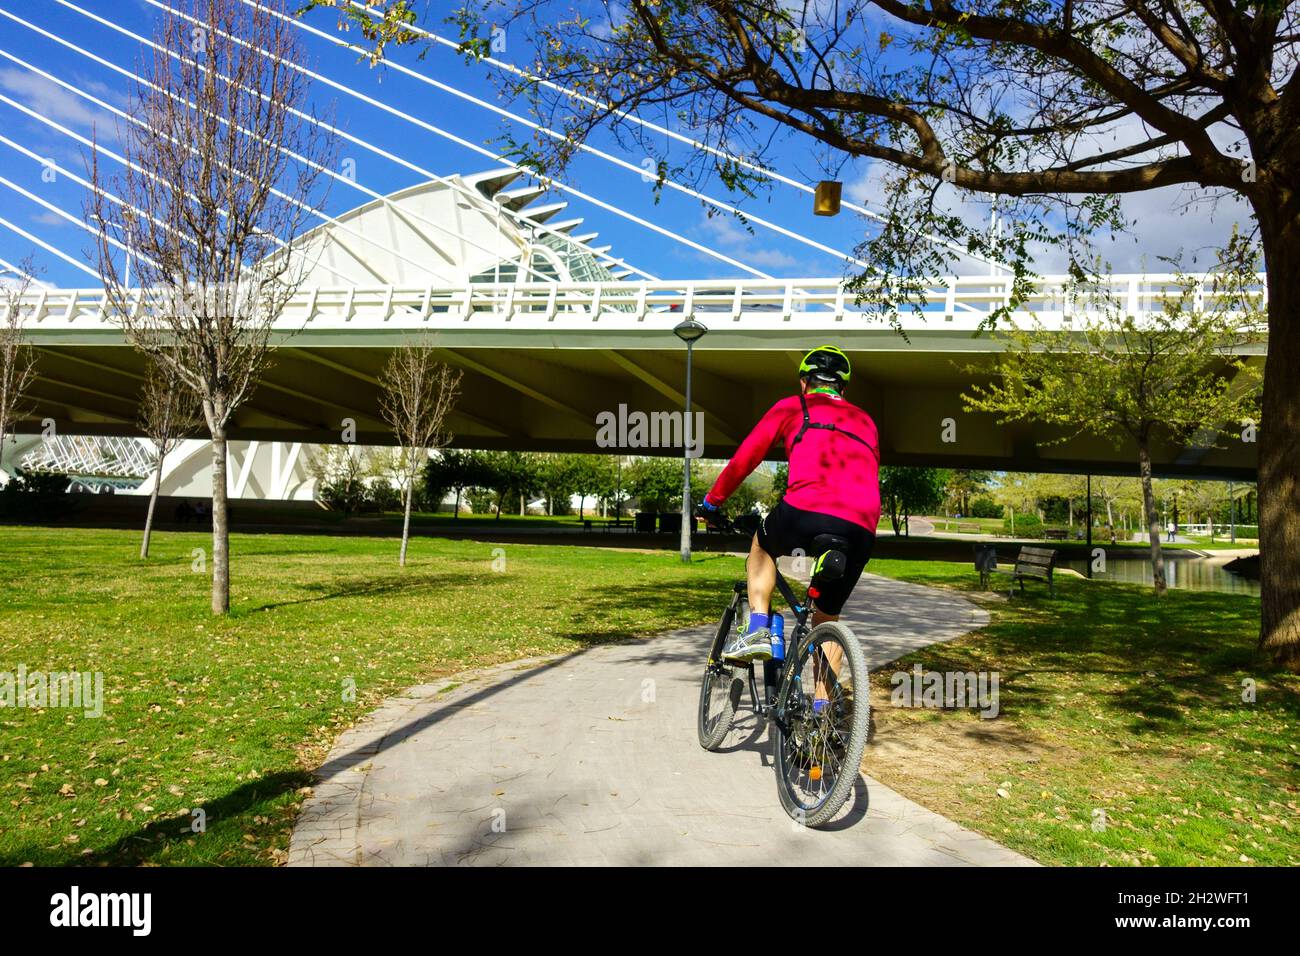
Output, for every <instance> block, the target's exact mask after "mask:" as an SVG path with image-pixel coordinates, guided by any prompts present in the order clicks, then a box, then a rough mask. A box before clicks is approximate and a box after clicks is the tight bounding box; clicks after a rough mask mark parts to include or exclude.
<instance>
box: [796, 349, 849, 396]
mask: <svg viewBox="0 0 1300 956" xmlns="http://www.w3.org/2000/svg"><path fill="white" fill-rule="evenodd" d="M851 371H852V368H851V366H850V365H849V357H848V356H847V355H845V354H844V353H843V352H842V351H840V350H839V349H837V348H836V347H835V346H833V345H819V346H817V348H815V349H813V350H812V351H811V352H809V353H808V354H807V355H805V356H804V357H803V361H801V362H800V363H799V377H800V378H811V379H814V380H815V381H818V382H826V383H829V384H831V385H835V386H837V387H838V388H841V389H842V388H843V387H844V386H845V385H847V384H848V381H849V374H850V372H851Z"/></svg>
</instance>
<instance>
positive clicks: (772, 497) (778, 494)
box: [763, 461, 790, 510]
mask: <svg viewBox="0 0 1300 956" xmlns="http://www.w3.org/2000/svg"><path fill="white" fill-rule="evenodd" d="M789 484H790V464H789V462H784V461H783V462H781V463H780V464H779V465H777V466H776V471H774V472H773V473H772V488H771V490H769V491H768V493H767V497H766V498H765V499H763V503H764V504H765V505H767V507H768V509H769V510H770V509H772V508H775V507H776V506H777V503H778V502H779V501H780V500H781V499H782V498H784V497H785V489H786V488H787V487H788V486H789Z"/></svg>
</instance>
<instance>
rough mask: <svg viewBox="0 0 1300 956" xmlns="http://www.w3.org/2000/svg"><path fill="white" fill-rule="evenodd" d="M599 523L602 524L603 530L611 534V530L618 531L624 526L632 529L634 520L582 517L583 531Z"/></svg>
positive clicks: (589, 529) (601, 528)
mask: <svg viewBox="0 0 1300 956" xmlns="http://www.w3.org/2000/svg"><path fill="white" fill-rule="evenodd" d="M597 525H599V526H600V530H601V531H603V532H605V533H606V534H609V532H610V531H618V530H620V529H623V528H626V529H628V530H629V531H630V530H631V529H632V520H631V519H630V518H583V519H582V530H583V531H591V530H592V529H593V528H595V527H596V526H597Z"/></svg>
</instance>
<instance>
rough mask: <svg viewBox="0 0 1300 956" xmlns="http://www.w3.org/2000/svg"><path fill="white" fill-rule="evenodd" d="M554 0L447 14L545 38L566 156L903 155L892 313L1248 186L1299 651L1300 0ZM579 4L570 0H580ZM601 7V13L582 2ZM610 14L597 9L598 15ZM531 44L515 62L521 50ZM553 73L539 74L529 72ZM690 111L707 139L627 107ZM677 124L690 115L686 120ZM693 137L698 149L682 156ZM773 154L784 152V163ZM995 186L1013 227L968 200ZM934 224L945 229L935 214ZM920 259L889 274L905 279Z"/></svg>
mask: <svg viewBox="0 0 1300 956" xmlns="http://www.w3.org/2000/svg"><path fill="white" fill-rule="evenodd" d="M311 5H312V6H322V5H328V6H334V7H338V8H339V9H340V10H341V12H342V15H343V16H344V17H346V18H347V19H349V20H351V21H353V23H351V24H348V26H354V25H359V26H360V27H361V32H362V33H363V35H364V36H365V37H366V38H367V40H368V41H369V42H370V44H371V52H372V57H373V58H374V59H379V58H382V57H383V55H384V52H385V49H386V47H387V46H388V45H389V44H393V45H402V44H409V43H416V44H419V43H425V42H428V37H427V36H426V35H425V34H423V33H422V32H420V29H419V27H418V26H417V25H416V20H417V16H416V14H415V12H414V7H413V5H412V4H411V3H410V0H367V2H366V3H365V4H364V5H363V4H360V3H353V2H351V0H313V3H312V4H311ZM555 7H556V4H555V3H554V2H553V0H497V2H488V3H480V2H476V3H474V4H468V3H466V4H463V5H462V7H461V8H460V9H459V10H456V11H455V12H454V14H453V15H452V17H451V19H453V20H454V21H455V22H457V23H458V24H459V26H460V29H461V34H462V40H463V42H462V48H463V49H464V50H465V51H466V52H467V53H468V54H470V55H473V56H482V55H484V54H486V53H487V51H488V50H489V49H490V44H491V39H490V38H491V35H492V34H491V32H490V31H491V29H492V28H493V27H494V26H500V25H501V24H504V25H505V27H506V28H507V29H510V30H511V35H512V36H520V35H521V34H524V35H527V36H528V37H529V38H530V39H531V41H532V43H531V45H532V47H533V53H534V57H535V60H534V68H533V69H534V72H532V73H523V74H522V75H519V74H510V73H506V74H505V75H504V79H503V80H502V81H501V82H503V83H504V84H505V85H506V86H507V87H508V88H509V89H508V90H507V92H512V91H517V92H522V93H524V94H525V95H527V96H528V97H530V98H531V100H532V103H531V106H532V109H533V110H534V112H536V114H537V115H538V116H539V117H540V118H541V120H542V123H540V124H539V125H540V126H541V127H542V128H543V129H544V128H548V127H549V128H551V129H553V130H554V132H555V134H556V135H555V136H554V138H552V137H551V136H549V135H547V134H546V133H545V132H540V131H539V132H538V133H537V135H536V139H535V142H534V143H518V144H514V148H515V149H516V151H517V153H518V154H520V155H523V156H525V157H526V159H527V161H529V162H530V163H532V164H533V165H535V166H537V167H538V168H539V169H542V170H543V171H546V172H549V173H551V174H555V173H558V172H559V171H560V169H562V167H563V165H564V163H566V162H567V161H568V160H569V158H570V157H572V156H573V155H574V154H575V153H576V151H577V149H578V148H579V144H581V143H582V142H583V141H584V140H585V139H586V138H587V137H588V136H589V135H590V134H591V132H592V131H593V130H595V129H596V128H597V127H598V126H601V125H608V126H611V127H612V128H613V130H614V132H615V135H617V136H619V137H620V138H621V139H623V140H625V141H626V140H629V139H635V144H636V148H637V150H638V151H639V152H643V153H645V154H646V155H648V157H649V159H650V160H651V162H652V164H653V165H655V167H656V168H657V169H659V170H660V172H661V181H667V180H668V179H672V178H683V177H686V178H689V177H692V176H693V177H695V178H697V179H698V178H702V177H704V176H705V175H707V174H716V175H717V176H718V177H719V178H720V179H721V181H722V182H724V183H726V184H728V185H729V186H730V187H732V188H733V189H735V190H737V191H741V192H745V191H752V189H753V188H754V185H755V183H756V182H757V181H758V180H759V179H761V178H762V177H761V174H760V173H759V172H758V170H759V169H761V168H762V167H763V165H764V164H765V161H766V160H768V159H769V158H770V152H771V151H772V150H773V149H775V148H778V147H777V145H776V144H778V143H779V141H780V137H778V136H776V135H773V134H774V132H775V131H777V130H784V131H786V132H788V133H789V134H790V135H792V136H794V137H796V138H800V139H804V140H809V139H810V140H814V141H816V143H817V144H819V145H821V146H823V147H824V148H825V153H826V155H827V157H828V159H827V160H826V164H827V165H828V166H830V167H832V168H838V167H839V166H840V165H841V164H842V163H843V162H844V160H845V159H846V158H847V157H863V158H866V159H870V160H873V161H877V163H878V164H879V167H880V168H883V169H889V170H891V172H889V173H887V174H886V175H885V177H884V181H883V182H881V183H880V184H879V186H878V187H877V188H876V189H875V194H876V195H877V196H879V197H881V199H882V200H883V202H884V203H885V204H886V214H885V217H884V224H883V226H882V227H881V228H880V230H879V232H878V233H877V234H876V235H875V236H874V237H872V238H870V239H869V240H868V241H867V242H866V243H864V244H863V248H861V249H859V251H858V258H859V259H861V260H864V261H866V262H868V263H870V264H871V265H870V267H869V268H868V269H867V270H866V271H865V272H864V273H863V274H862V275H861V276H859V283H858V288H859V289H861V290H863V291H864V292H865V291H868V290H869V291H870V293H871V295H872V297H874V298H875V299H878V300H879V302H880V304H881V305H882V307H883V308H885V309H886V310H889V309H891V308H893V307H895V306H898V305H901V304H905V303H908V302H910V303H912V304H915V302H916V301H917V299H918V297H921V296H923V292H922V289H921V284H922V282H924V280H925V278H927V277H930V276H934V275H937V274H942V273H944V272H947V271H951V270H950V268H949V264H950V263H951V262H952V260H953V258H954V256H955V254H956V253H955V250H957V249H961V250H969V251H972V252H975V253H981V254H988V255H991V256H993V257H995V258H999V259H1003V260H1004V261H1006V262H1008V264H1009V265H1010V266H1011V268H1012V271H1013V276H1014V280H1015V281H1014V284H1013V290H1012V295H1011V296H1010V298H1009V300H1008V301H1007V303H1006V306H1005V308H1002V309H997V310H995V311H994V314H993V315H992V316H991V321H993V320H996V319H998V318H1000V317H1001V316H1002V315H1005V314H1007V313H1008V311H1009V310H1011V309H1014V308H1015V307H1016V306H1017V305H1018V304H1019V302H1020V301H1021V297H1022V296H1023V294H1024V293H1025V291H1026V290H1027V288H1028V285H1027V281H1026V280H1027V279H1028V277H1029V272H1028V263H1029V257H1030V254H1031V251H1032V248H1033V241H1034V240H1036V239H1041V240H1048V241H1053V242H1056V243H1057V244H1059V245H1060V246H1061V247H1062V248H1063V249H1064V250H1065V252H1066V253H1067V255H1068V256H1069V258H1070V261H1071V263H1072V268H1087V265H1088V260H1089V258H1090V257H1089V256H1088V255H1087V251H1086V247H1087V240H1088V238H1089V237H1090V236H1092V235H1093V234H1095V233H1096V232H1097V231H1098V230H1100V229H1103V228H1107V227H1109V228H1112V229H1123V228H1125V227H1126V226H1127V225H1128V224H1126V223H1125V222H1124V220H1123V214H1122V206H1121V202H1120V200H1121V197H1122V196H1124V195H1125V194H1132V193H1138V192H1142V191H1147V190H1153V189H1160V188H1163V187H1171V186H1174V187H1183V188H1184V189H1186V190H1187V191H1188V192H1190V193H1192V194H1193V195H1194V197H1196V198H1202V199H1204V198H1215V197H1222V196H1225V195H1231V194H1235V195H1236V196H1238V197H1240V198H1241V199H1243V200H1244V201H1245V202H1246V203H1247V204H1248V206H1249V208H1250V210H1251V212H1252V216H1253V219H1254V222H1255V227H1256V229H1257V233H1258V238H1259V241H1260V243H1261V245H1262V248H1263V253H1264V260H1265V264H1266V267H1267V285H1268V294H1269V315H1268V323H1269V350H1268V358H1267V361H1266V367H1265V388H1264V396H1263V418H1264V420H1265V421H1267V422H1269V426H1268V427H1267V428H1266V429H1263V430H1262V431H1261V432H1260V445H1259V484H1260V492H1261V493H1260V522H1261V527H1260V533H1261V540H1260V551H1261V559H1262V563H1261V591H1262V615H1261V621H1260V639H1261V645H1262V646H1264V647H1267V648H1268V649H1270V650H1272V651H1273V652H1275V653H1276V655H1277V656H1278V658H1279V660H1283V661H1287V662H1291V663H1296V664H1300V453H1297V450H1296V442H1297V435H1300V76H1297V72H1296V64H1297V52H1298V51H1300V7H1298V6H1297V5H1295V4H1293V3H1290V2H1289V0H1238V2H1232V3H1229V2H1226V0H1197V2H1195V3H1191V2H1186V0H1066V2H1060V3H1043V2H1037V0H956V2H954V0H928V2H925V0H914V2H909V0H845V2H842V3H822V2H817V0H802V2H800V0H794V2H791V0H711V2H709V3H686V2H680V0H672V2H657V0H627V2H626V4H619V5H614V4H598V5H595V10H594V11H593V12H594V14H595V15H590V16H588V15H564V14H563V13H558V12H557V10H556V9H555ZM565 9H566V10H567V5H566V7H565ZM584 12H586V11H585V9H584ZM602 14H603V15H602ZM516 59H518V57H516ZM539 75H540V76H544V77H545V79H546V82H545V83H541V82H538V81H537V77H538V76H539ZM641 107H645V108H646V109H647V110H648V111H652V112H653V113H654V114H655V115H665V114H667V115H676V116H679V117H684V118H687V119H688V121H689V123H690V126H691V131H690V137H689V139H694V140H697V141H700V142H701V143H702V144H703V145H704V147H705V149H703V150H695V151H691V152H689V153H688V154H687V157H688V158H686V159H685V160H677V159H675V158H674V155H673V154H671V153H669V152H668V148H669V145H670V142H669V141H670V140H672V137H671V136H663V137H656V136H652V135H645V134H644V132H643V131H642V129H641V128H640V127H638V126H636V125H635V123H634V122H633V119H632V117H635V116H636V113H637V110H638V109H639V108H641ZM677 135H678V136H679V137H680V136H681V134H677ZM679 154H680V151H679ZM768 165H770V163H769V164H768ZM984 196H993V197H997V198H996V202H997V210H998V214H999V217H1000V219H1001V221H1002V223H1003V224H1004V228H1003V229H1001V230H998V231H986V230H985V229H984V226H983V223H984V221H985V217H983V216H981V217H972V216H964V215H962V214H961V210H960V209H955V208H953V207H954V203H955V200H956V198H958V197H984ZM927 232H928V233H930V234H932V235H934V236H936V237H937V238H938V239H940V240H942V241H941V242H937V243H936V242H927V241H925V240H924V239H923V238H922V237H923V236H924V234H925V233H927ZM891 276H893V277H904V278H901V279H890V277H891Z"/></svg>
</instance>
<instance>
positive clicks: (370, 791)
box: [289, 575, 1030, 866]
mask: <svg viewBox="0 0 1300 956" xmlns="http://www.w3.org/2000/svg"><path fill="white" fill-rule="evenodd" d="M845 618H846V620H847V621H848V622H849V623H850V624H851V625H852V627H853V628H854V631H855V632H856V633H857V635H858V636H859V637H860V638H861V640H862V642H863V645H864V647H865V648H866V651H867V656H868V660H869V662H870V664H871V666H872V667H878V666H880V665H882V664H885V663H887V662H889V661H891V660H894V659H895V658H897V657H898V656H900V655H901V654H904V653H906V652H908V651H910V650H913V649H915V648H917V647H922V646H924V645H926V644H928V643H932V642H935V641H945V640H952V639H953V638H955V637H959V636H961V635H962V634H965V633H968V632H969V631H971V630H973V629H975V628H978V627H981V626H983V625H984V624H985V623H987V614H986V613H985V612H984V611H983V610H981V609H979V608H977V607H975V606H974V605H973V604H970V603H969V602H967V601H965V600H964V599H962V598H960V597H958V596H955V595H952V594H950V593H946V592H942V591H938V590H934V589H930V588H924V587H919V586H916V585H910V584H903V583H901V582H897V581H892V580H889V579H887V578H881V577H876V576H874V575H868V576H865V577H864V578H863V580H862V582H861V583H860V584H859V585H858V588H857V590H856V592H855V593H854V595H853V599H852V601H851V602H850V604H849V607H848V608H847V609H846V615H845ZM711 638H712V628H710V627H701V628H691V629H689V630H684V631H677V632H674V633H671V634H667V635H664V636H661V637H656V638H653V639H650V640H646V641H641V642H635V643H625V644H616V645H605V646H601V647H595V648H592V649H589V650H586V651H583V652H580V653H578V654H574V655H570V656H567V657H561V658H552V659H547V660H544V661H528V662H518V661H517V662H514V663H513V664H508V665H502V666H499V667H495V668H491V669H489V670H485V671H481V672H478V673H476V674H474V675H471V677H470V678H469V679H466V678H465V677H461V678H459V679H458V680H452V681H446V682H443V683H440V684H430V685H426V686H422V687H416V688H412V689H411V690H410V691H408V692H407V693H405V694H403V695H402V696H400V697H395V698H392V699H390V700H389V701H387V702H386V703H385V704H384V705H383V706H382V707H381V708H380V709H379V710H378V711H376V712H375V713H374V714H372V715H371V716H370V717H369V718H367V719H366V720H365V721H363V722H362V723H361V724H359V725H358V726H357V727H355V728H353V729H352V730H351V731H349V732H348V733H346V734H345V735H344V736H343V737H342V738H340V740H339V742H338V744H337V745H336V746H335V748H334V750H333V752H332V753H331V755H330V757H329V759H328V760H327V762H326V763H325V764H324V765H323V766H322V767H321V768H320V770H319V771H318V777H319V779H318V782H317V785H316V788H315V791H314V794H313V796H312V797H311V798H310V799H309V800H308V801H307V803H306V805H305V806H304V808H303V812H302V814H301V816H300V817H299V820H298V825H297V828H296V830H295V831H294V835H293V841H292V845H291V847H290V854H289V864H290V865H291V866H293V865H299V866H312V865H315V866H322V865H325V866H330V865H344V866H348V865H453V864H479V865H503V864H507V865H509V864H534V865H538V864H540V865H567V864H594V865H601V864H618V865H708V864H730V865H736V864H741V865H744V864H754V863H760V864H761V863H767V864H772V863H775V864H801V865H808V864H814V863H818V862H820V863H835V864H854V865H862V864H880V865H954V864H955V865H962V864H993V865H1022V864H1028V863H1029V862H1030V861H1029V860H1027V859H1025V858H1024V857H1022V856H1020V855H1018V854H1016V853H1013V852H1011V851H1010V850H1007V849H1006V848H1004V847H1002V846H1000V845H998V844H996V843H994V842H992V841H991V840H988V839H986V838H984V837H982V836H979V835H977V834H975V833H972V832H970V831H968V830H964V829H962V828H961V827H959V826H957V825H956V824H954V823H952V822H951V821H949V820H946V819H945V818H943V817H941V816H938V815H937V814H934V813H931V812H930V811H929V810H926V809H924V808H923V807H921V806H919V805H918V804H915V803H913V802H911V801H910V800H907V799H905V798H903V797H901V796H899V795H898V794H897V793H895V792H893V791H892V790H890V789H888V788H887V787H885V786H883V785H881V784H879V783H876V782H875V781H872V780H870V779H869V778H863V780H862V781H861V783H860V785H859V786H858V788H857V791H856V793H855V794H854V796H853V797H851V798H850V800H849V804H848V805H847V806H846V808H845V810H844V811H842V812H841V814H840V816H839V818H838V819H837V820H836V821H834V822H833V823H832V825H831V827H830V828H829V829H823V830H808V829H804V828H800V827H797V826H796V825H794V823H793V822H792V821H791V820H790V819H789V817H787V816H786V814H785V813H784V812H783V811H782V810H781V807H780V804H779V802H778V797H777V791H776V779H775V774H774V773H773V771H772V769H771V765H770V757H769V754H770V750H771V748H770V743H769V741H768V734H767V728H766V724H765V722H763V721H758V720H757V718H756V717H755V716H754V714H753V713H752V712H750V711H748V710H743V711H742V712H741V714H740V716H739V717H738V719H737V723H736V727H735V729H734V730H733V731H732V733H731V735H730V737H728V739H727V743H726V747H725V750H724V751H723V752H720V753H707V752H705V751H704V750H702V749H701V748H700V746H699V744H698V743H697V741H696V732H695V719H696V705H697V701H698V695H699V680H700V670H701V666H702V661H703V659H704V656H705V655H706V654H707V652H708V645H709V641H710V640H711ZM867 760H868V764H869V763H870V748H868V757H867Z"/></svg>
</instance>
